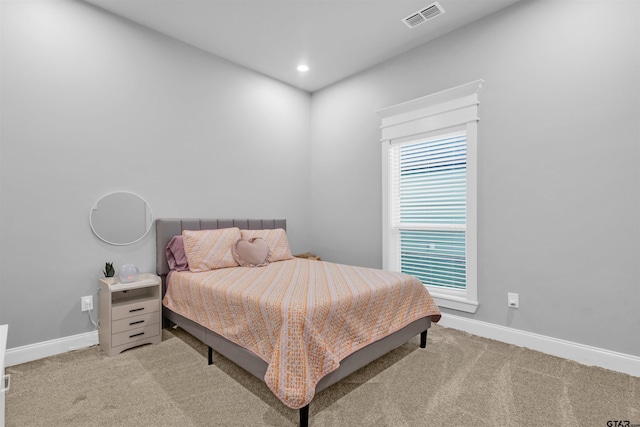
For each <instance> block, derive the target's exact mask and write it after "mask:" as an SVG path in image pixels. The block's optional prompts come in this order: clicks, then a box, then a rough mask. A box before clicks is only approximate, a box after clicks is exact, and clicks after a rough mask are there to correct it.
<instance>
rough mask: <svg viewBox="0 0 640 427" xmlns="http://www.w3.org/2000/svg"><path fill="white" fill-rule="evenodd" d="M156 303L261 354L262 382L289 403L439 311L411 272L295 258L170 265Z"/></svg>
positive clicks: (297, 403)
mask: <svg viewBox="0 0 640 427" xmlns="http://www.w3.org/2000/svg"><path fill="white" fill-rule="evenodd" d="M163 304H164V305H165V306H166V307H167V308H168V309H170V310H172V311H174V312H176V313H178V314H180V315H182V316H184V317H186V318H187V319H189V320H192V321H194V322H196V323H198V324H200V325H202V326H204V327H206V328H208V329H210V330H212V331H214V332H216V333H218V334H220V335H221V336H223V337H225V338H227V339H228V340H230V341H232V342H234V343H236V344H238V345H240V346H242V347H244V348H246V349H248V350H250V351H251V352H253V353H254V354H256V355H257V356H258V357H260V358H261V359H262V360H264V361H265V362H266V363H267V365H268V368H267V372H266V374H265V378H264V381H265V383H266V384H267V386H268V387H269V388H270V389H271V391H272V392H273V393H274V394H275V395H276V396H277V397H278V399H280V400H281V401H282V402H283V403H284V404H285V405H287V406H289V407H290V408H294V409H297V408H301V407H304V406H305V405H307V404H308V403H309V402H310V401H311V400H312V399H313V396H314V394H315V388H316V384H317V383H318V381H320V380H321V379H322V378H323V377H324V376H325V375H327V374H329V373H331V372H333V371H334V370H336V369H337V368H338V367H339V366H340V361H341V360H342V359H344V358H345V357H347V356H348V355H350V354H352V353H353V352H355V351H357V350H359V349H361V348H363V347H365V346H366V345H368V344H370V343H373V342H376V341H377V340H380V339H381V338H384V337H385V336H387V335H389V334H392V333H394V332H396V331H398V330H400V329H402V328H403V327H404V326H406V325H408V324H409V323H411V322H413V321H415V320H417V319H420V318H423V317H426V316H434V318H433V320H434V321H437V319H438V318H439V317H438V316H439V315H440V311H439V309H438V307H437V306H436V304H435V302H434V301H433V299H432V298H431V296H430V295H429V293H428V292H427V290H426V288H425V287H424V286H423V285H422V283H421V282H420V281H419V280H418V279H416V278H415V277H413V276H409V275H406V274H402V273H394V272H389V271H384V270H377V269H370V268H364V267H354V266H347V265H341V264H334V263H328V262H323V261H315V260H308V259H299V258H294V259H291V260H286V261H279V262H273V263H270V264H269V265H267V266H265V267H258V268H250V267H232V268H222V269H218V270H212V271H206V272H200V273H192V272H188V271H186V272H177V271H175V272H171V274H170V275H169V277H168V278H167V292H166V294H165V297H164V300H163Z"/></svg>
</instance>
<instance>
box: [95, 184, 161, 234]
mask: <svg viewBox="0 0 640 427" xmlns="http://www.w3.org/2000/svg"><path fill="white" fill-rule="evenodd" d="M89 223H90V224H91V229H92V230H93V232H94V234H95V235H96V236H98V238H100V239H101V240H103V241H105V242H107V243H109V244H112V245H119V246H124V245H131V244H133V243H136V242H137V241H139V240H142V238H143V237H144V236H146V235H147V233H149V230H151V225H152V223H153V214H152V213H151V208H150V207H149V204H148V203H147V202H146V201H145V200H144V199H143V198H142V197H140V196H138V195H137V194H134V193H130V192H127V191H118V192H114V193H109V194H106V195H104V196H102V197H101V198H100V199H98V201H97V202H96V203H95V204H94V205H93V207H92V208H91V212H90V214H89Z"/></svg>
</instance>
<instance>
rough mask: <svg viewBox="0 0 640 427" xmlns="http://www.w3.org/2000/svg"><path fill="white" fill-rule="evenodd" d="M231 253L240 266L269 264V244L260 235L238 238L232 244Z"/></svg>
mask: <svg viewBox="0 0 640 427" xmlns="http://www.w3.org/2000/svg"><path fill="white" fill-rule="evenodd" d="M232 253H233V257H234V258H235V259H236V261H237V262H238V264H240V267H264V266H265V265H267V264H269V255H271V251H270V250H269V245H267V242H265V241H264V239H261V238H260V237H254V238H252V239H249V240H245V239H240V240H238V241H237V242H236V244H235V245H233V251H232Z"/></svg>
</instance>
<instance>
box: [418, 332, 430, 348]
mask: <svg viewBox="0 0 640 427" xmlns="http://www.w3.org/2000/svg"><path fill="white" fill-rule="evenodd" d="M427 331H429V330H428V329H427V330H426V331H424V332H420V348H425V347H427Z"/></svg>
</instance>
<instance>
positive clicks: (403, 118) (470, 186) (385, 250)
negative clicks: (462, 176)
mask: <svg viewBox="0 0 640 427" xmlns="http://www.w3.org/2000/svg"><path fill="white" fill-rule="evenodd" d="M483 85H484V81H483V80H476V81H473V82H470V83H467V84H464V85H461V86H457V87H454V88H452V89H447V90H444V91H441V92H437V93H434V94H431V95H427V96H424V97H421V98H417V99H414V100H411V101H408V102H404V103H402V104H398V105H394V106H391V107H388V108H385V109H382V110H379V111H377V114H378V115H379V116H380V118H381V126H380V128H381V134H382V137H381V142H382V260H383V268H384V269H385V270H397V269H398V268H399V263H398V262H396V260H397V259H399V256H400V254H399V248H398V247H397V246H398V241H399V239H398V238H397V237H398V235H399V230H395V229H394V228H393V224H392V218H393V217H392V208H393V206H392V203H391V200H392V199H391V197H392V192H391V190H392V188H391V176H390V171H389V169H390V168H389V153H390V148H391V146H392V145H396V144H404V143H410V142H416V141H419V140H424V139H431V138H434V137H437V136H440V135H445V134H449V133H452V132H456V131H458V132H459V131H464V132H465V133H466V137H467V172H466V174H467V223H466V244H465V247H466V288H465V289H464V290H457V289H448V288H442V287H438V286H428V285H426V288H427V289H428V290H429V293H430V294H431V295H432V296H433V298H434V299H435V301H436V303H437V304H438V306H440V307H445V308H450V309H454V310H459V311H464V312H468V313H475V312H476V310H477V308H478V305H479V303H478V282H477V277H478V274H477V246H478V242H477V213H478V207H477V185H478V152H477V145H478V120H479V118H478V104H479V102H478V93H479V91H480V89H481V88H482V86H483Z"/></svg>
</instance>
